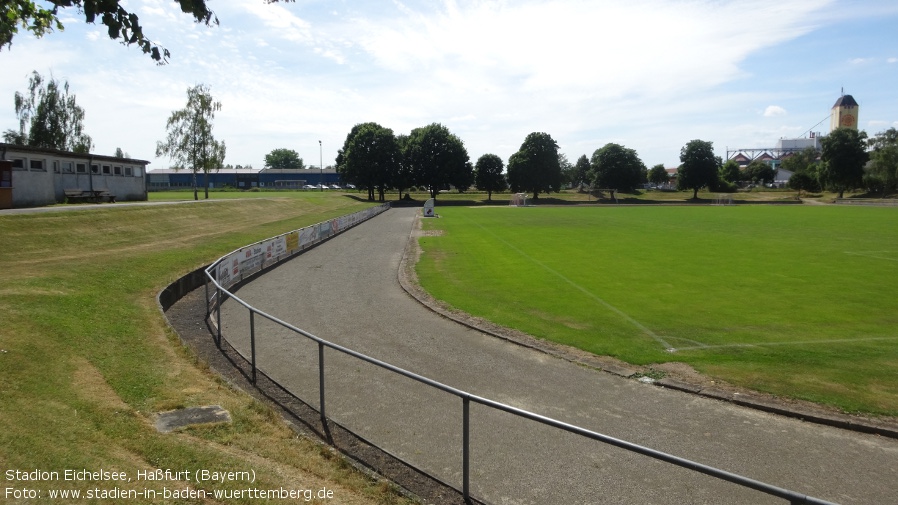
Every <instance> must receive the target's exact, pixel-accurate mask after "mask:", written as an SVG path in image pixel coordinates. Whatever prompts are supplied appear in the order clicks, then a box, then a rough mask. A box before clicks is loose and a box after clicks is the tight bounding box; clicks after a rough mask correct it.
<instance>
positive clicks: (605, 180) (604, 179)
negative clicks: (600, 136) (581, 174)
mask: <svg viewBox="0 0 898 505" xmlns="http://www.w3.org/2000/svg"><path fill="white" fill-rule="evenodd" d="M590 166H591V169H590V172H589V173H590V178H591V179H592V184H593V187H596V186H598V187H600V188H609V189H611V197H612V198H614V193H615V192H616V191H632V190H634V189H636V186H638V185H640V184H641V183H642V180H643V172H644V171H645V164H643V163H642V160H640V159H639V156H637V155H636V151H635V150H633V149H628V148H626V147H624V146H622V145H620V144H614V143H609V144H605V146H604V147H602V148H601V149H596V151H595V152H594V153H592V159H591V160H590Z"/></svg>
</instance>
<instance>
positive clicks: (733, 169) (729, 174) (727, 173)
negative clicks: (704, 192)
mask: <svg viewBox="0 0 898 505" xmlns="http://www.w3.org/2000/svg"><path fill="white" fill-rule="evenodd" d="M719 175H720V178H721V179H723V180H724V181H726V182H731V183H732V182H739V181H740V180H742V170H741V169H740V168H739V163H737V162H736V160H727V161H726V163H724V164H723V165H721V167H720V174H719Z"/></svg>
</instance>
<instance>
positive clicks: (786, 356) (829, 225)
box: [417, 205, 898, 416]
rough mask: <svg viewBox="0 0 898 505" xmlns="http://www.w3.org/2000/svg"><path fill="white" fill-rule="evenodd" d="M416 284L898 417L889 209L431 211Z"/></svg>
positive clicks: (551, 326) (660, 357)
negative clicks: (434, 216) (433, 213)
mask: <svg viewBox="0 0 898 505" xmlns="http://www.w3.org/2000/svg"><path fill="white" fill-rule="evenodd" d="M438 213H439V214H440V216H441V217H440V218H439V219H430V220H426V221H425V223H424V227H425V229H430V230H442V234H441V235H438V236H434V235H436V234H433V233H429V234H428V236H427V237H423V238H421V239H420V243H421V246H422V248H423V250H424V254H423V256H422V258H421V260H420V262H419V263H418V266H417V271H418V276H419V278H420V281H421V284H422V286H423V287H424V288H425V289H427V290H428V291H429V292H430V293H431V294H432V295H433V296H434V297H436V298H438V299H440V300H444V301H446V302H447V303H449V304H450V305H452V306H453V307H456V308H458V309H460V310H463V311H465V312H468V313H470V314H473V315H475V316H479V317H483V318H486V319H489V320H491V321H494V322H496V323H498V324H501V325H504V326H507V327H511V328H516V329H519V330H522V331H525V332H527V333H529V334H531V335H533V336H535V337H538V338H543V339H547V340H552V341H556V342H559V343H562V344H567V345H571V346H575V347H578V348H581V349H584V350H587V351H590V352H593V353H595V354H598V355H608V356H614V357H616V358H619V359H622V360H624V361H627V362H630V363H634V364H639V365H650V364H653V363H663V362H672V361H676V362H684V363H688V364H690V365H691V366H693V367H694V368H695V369H697V370H699V371H700V372H702V373H705V374H706V375H709V376H711V377H714V378H718V379H721V380H725V381H727V382H729V383H732V384H735V385H739V386H743V387H748V388H751V389H755V390H758V391H764V392H768V393H772V394H776V395H782V396H786V397H793V398H800V399H804V400H810V401H815V402H819V403H824V404H829V405H833V406H836V407H839V408H841V409H843V410H845V411H849V412H864V413H870V414H884V415H892V416H895V415H898V209H895V208H870V207H837V206H799V205H795V206H733V207H715V206H700V207H698V206H697V207H691V206H682V207H640V206H623V207H601V208H594V207H544V208H540V207H526V208H512V207H479V208H467V207H442V208H439V209H438Z"/></svg>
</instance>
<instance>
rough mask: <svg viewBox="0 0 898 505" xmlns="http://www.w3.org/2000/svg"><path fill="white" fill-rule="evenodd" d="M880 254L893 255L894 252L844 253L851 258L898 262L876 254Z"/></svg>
mask: <svg viewBox="0 0 898 505" xmlns="http://www.w3.org/2000/svg"><path fill="white" fill-rule="evenodd" d="M881 253H886V254H894V253H895V251H845V254H850V255H852V256H863V257H865V258H874V259H878V260H886V261H898V258H889V257H886V256H877V254H881Z"/></svg>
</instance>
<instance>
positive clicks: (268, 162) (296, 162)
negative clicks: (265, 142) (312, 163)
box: [265, 148, 305, 169]
mask: <svg viewBox="0 0 898 505" xmlns="http://www.w3.org/2000/svg"><path fill="white" fill-rule="evenodd" d="M304 167H305V165H303V162H302V158H300V157H299V153H297V152H296V151H294V150H293V149H283V148H282V149H272V151H271V152H270V153H268V154H266V155H265V168H288V169H301V168H304Z"/></svg>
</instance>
